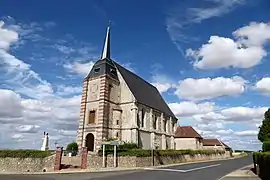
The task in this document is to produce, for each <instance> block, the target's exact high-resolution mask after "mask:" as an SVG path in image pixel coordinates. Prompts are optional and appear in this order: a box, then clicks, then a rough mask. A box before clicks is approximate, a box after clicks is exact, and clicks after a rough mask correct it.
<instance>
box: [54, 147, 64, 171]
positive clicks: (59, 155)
mask: <svg viewBox="0 0 270 180" xmlns="http://www.w3.org/2000/svg"><path fill="white" fill-rule="evenodd" d="M62 154H63V148H62V147H58V148H57V149H56V152H55V160H54V170H55V171H59V170H61V160H62Z"/></svg>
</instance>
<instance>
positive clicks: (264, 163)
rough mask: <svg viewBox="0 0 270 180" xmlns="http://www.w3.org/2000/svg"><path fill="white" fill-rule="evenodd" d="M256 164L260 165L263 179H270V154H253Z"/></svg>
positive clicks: (260, 173) (260, 174)
mask: <svg viewBox="0 0 270 180" xmlns="http://www.w3.org/2000/svg"><path fill="white" fill-rule="evenodd" d="M253 161H254V163H256V164H258V165H259V172H257V174H259V176H260V178H261V179H270V171H269V166H270V152H254V153H253Z"/></svg>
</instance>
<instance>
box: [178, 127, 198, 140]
mask: <svg viewBox="0 0 270 180" xmlns="http://www.w3.org/2000/svg"><path fill="white" fill-rule="evenodd" d="M175 137H176V138H200V139H202V137H201V135H200V134H199V133H198V132H197V131H196V130H195V129H194V128H193V127H191V126H178V127H177V129H176V131H175Z"/></svg>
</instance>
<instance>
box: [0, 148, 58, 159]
mask: <svg viewBox="0 0 270 180" xmlns="http://www.w3.org/2000/svg"><path fill="white" fill-rule="evenodd" d="M53 153H54V151H40V150H26V149H17V150H0V158H7V157H10V158H45V157H47V156H50V155H52V154H53Z"/></svg>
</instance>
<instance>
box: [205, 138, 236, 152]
mask: <svg viewBox="0 0 270 180" xmlns="http://www.w3.org/2000/svg"><path fill="white" fill-rule="evenodd" d="M203 148H204V149H217V150H226V151H231V148H230V147H229V146H228V145H226V144H225V143H223V142H222V141H220V140H218V139H203Z"/></svg>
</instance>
